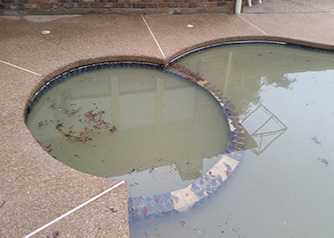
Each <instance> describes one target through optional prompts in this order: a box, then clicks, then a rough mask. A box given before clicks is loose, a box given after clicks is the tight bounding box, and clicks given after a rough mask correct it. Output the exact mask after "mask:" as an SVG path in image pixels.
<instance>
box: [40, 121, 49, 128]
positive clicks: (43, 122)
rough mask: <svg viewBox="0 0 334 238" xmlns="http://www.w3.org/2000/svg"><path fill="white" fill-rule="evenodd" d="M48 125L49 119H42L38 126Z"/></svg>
mask: <svg viewBox="0 0 334 238" xmlns="http://www.w3.org/2000/svg"><path fill="white" fill-rule="evenodd" d="M46 125H48V121H40V122H38V127H39V128H41V127H42V126H46Z"/></svg>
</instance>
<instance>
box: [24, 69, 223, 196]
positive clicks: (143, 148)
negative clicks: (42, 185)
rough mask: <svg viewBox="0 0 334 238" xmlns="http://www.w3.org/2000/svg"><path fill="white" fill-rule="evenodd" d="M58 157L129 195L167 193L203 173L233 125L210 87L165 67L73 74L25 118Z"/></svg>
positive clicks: (52, 90) (35, 133)
mask: <svg viewBox="0 0 334 238" xmlns="http://www.w3.org/2000/svg"><path fill="white" fill-rule="evenodd" d="M27 126H28V128H29V129H30V131H31V133H32V134H33V136H34V137H35V138H36V140H37V141H38V142H39V143H40V144H41V146H42V147H43V148H44V149H45V150H46V151H48V152H49V153H50V154H51V155H52V156H53V157H55V158H56V159H58V160H59V161H61V162H63V163H65V164H66V165H68V166H70V167H72V168H74V169H77V170H79V171H82V172H85V173H89V174H94V175H97V176H102V177H111V178H117V179H122V180H125V181H127V182H128V184H129V193H130V195H131V196H142V195H153V194H159V193H164V192H170V191H173V190H176V189H179V188H183V187H185V186H187V185H189V184H190V183H191V182H192V181H193V180H194V179H196V178H198V177H200V176H202V175H203V174H205V173H206V172H207V171H208V170H209V169H210V168H211V167H212V166H213V165H214V164H215V163H216V162H217V160H218V159H219V158H218V157H217V156H218V155H219V154H222V153H224V152H225V150H226V148H227V143H228V139H229V130H228V126H227V122H226V118H225V116H224V115H223V114H222V110H221V108H220V106H219V104H218V103H217V102H216V101H215V100H214V99H213V98H212V96H210V95H209V94H208V93H207V92H206V91H205V90H203V89H201V88H200V87H199V86H196V85H195V84H193V83H190V82H187V81H186V80H184V79H181V78H177V77H175V76H173V75H171V74H166V73H164V72H163V71H157V70H153V69H145V68H135V67H128V68H114V69H105V70H100V71H94V72H89V73H84V74H80V75H78V76H75V77H71V78H69V79H67V80H66V81H64V82H62V83H59V84H57V85H56V86H55V87H54V88H52V89H51V90H49V91H47V93H46V94H45V95H44V96H43V97H42V98H41V99H40V100H39V102H38V103H37V104H36V105H35V106H34V107H33V109H32V110H31V113H30V114H29V116H28V118H27Z"/></svg>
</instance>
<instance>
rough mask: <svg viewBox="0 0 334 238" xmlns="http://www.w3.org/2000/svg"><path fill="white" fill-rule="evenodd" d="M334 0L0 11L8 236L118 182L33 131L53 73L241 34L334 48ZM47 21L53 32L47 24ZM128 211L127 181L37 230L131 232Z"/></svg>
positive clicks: (1, 186)
mask: <svg viewBox="0 0 334 238" xmlns="http://www.w3.org/2000/svg"><path fill="white" fill-rule="evenodd" d="M272 1H273V0H271V2H272ZM300 1H301V0H300ZM303 2H304V1H303ZM327 2H329V0H328V1H327ZM269 3H270V1H268V4H269ZM265 5H266V0H264V1H263V4H262V6H263V7H264V6H265ZM332 5H333V4H332V3H328V7H327V8H326V9H327V10H326V11H321V12H319V11H320V10H317V11H316V13H310V12H307V13H303V12H302V11H300V12H299V13H294V14H291V13H280V14H277V13H266V14H263V13H264V12H262V13H261V14H252V13H247V14H241V15H239V16H237V15H223V14H196V15H145V16H141V15H131V16H124V15H71V16H13V17H0V86H1V87H0V98H1V99H0V237H24V236H25V235H28V234H30V233H31V232H33V231H34V230H36V229H38V228H40V227H42V226H43V225H45V224H47V223H48V222H50V221H53V220H54V219H56V218H58V217H60V216H61V215H63V214H65V213H66V212H68V211H70V210H71V209H73V208H75V207H78V206H80V205H81V204H83V203H84V202H86V201H87V200H89V199H90V198H92V197H94V196H96V195H98V194H100V193H102V192H103V191H105V190H107V189H108V188H110V187H112V186H113V185H115V184H117V183H118V182H119V181H115V180H108V179H105V178H99V177H95V176H92V175H87V174H83V173H81V172H78V171H76V170H73V169H71V168H69V167H67V166H65V165H63V164H62V163H60V162H59V161H57V160H55V159H54V158H52V157H51V156H50V155H49V154H48V153H47V152H45V151H44V150H43V149H42V148H41V147H40V146H39V144H38V143H37V142H36V141H35V140H34V138H33V137H32V136H31V134H30V133H29V131H28V129H27V128H26V126H25V123H24V116H25V110H26V106H27V103H28V102H29V100H30V99H31V97H32V96H33V94H34V93H35V92H36V90H38V89H39V88H40V87H41V86H42V85H43V84H44V83H45V82H46V81H48V80H50V79H51V78H52V77H53V76H55V75H57V74H59V73H61V72H64V71H65V70H68V69H70V68H73V67H76V66H80V65H84V64H89V63H94V62H101V61H116V60H118V61H127V60H131V61H145V62H152V63H158V64H165V63H167V62H168V61H170V60H172V59H173V58H174V57H177V56H179V55H180V54H182V53H185V52H186V51H189V50H192V49H195V48H198V47H201V46H205V45H208V44H213V43H221V42H226V41H236V40H240V41H244V40H276V41H286V42H292V43H300V44H303V45H308V46H315V47H319V48H324V49H331V50H334V42H333V39H334V8H332V7H333V6H332ZM257 6H258V5H257V4H254V6H253V7H254V8H253V9H255V7H257ZM267 7H268V8H269V6H267ZM317 9H318V8H317ZM244 10H245V9H244ZM188 25H189V26H188ZM45 30H48V31H50V33H49V34H43V33H42V32H43V31H44V33H48V32H45ZM127 211H128V204H127V189H126V184H122V185H120V186H119V187H117V188H115V189H114V190H112V191H110V192H108V193H106V194H105V195H103V196H102V197H100V198H98V199H96V200H94V201H92V202H91V203H89V204H88V205H87V206H85V207H82V208H80V209H79V210H77V211H75V212H74V213H72V214H70V215H68V216H66V217H64V219H62V220H59V221H57V222H55V223H53V224H52V225H50V226H48V227H46V228H45V229H42V230H41V231H40V232H38V233H36V234H35V235H34V236H33V237H47V236H49V237H52V236H53V235H54V234H57V232H58V233H59V236H58V237H65V236H68V237H129V228H128V212H127Z"/></svg>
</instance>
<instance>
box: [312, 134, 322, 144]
mask: <svg viewBox="0 0 334 238" xmlns="http://www.w3.org/2000/svg"><path fill="white" fill-rule="evenodd" d="M312 140H313V142H314V143H315V144H318V145H321V143H320V141H319V140H318V137H316V136H313V137H312Z"/></svg>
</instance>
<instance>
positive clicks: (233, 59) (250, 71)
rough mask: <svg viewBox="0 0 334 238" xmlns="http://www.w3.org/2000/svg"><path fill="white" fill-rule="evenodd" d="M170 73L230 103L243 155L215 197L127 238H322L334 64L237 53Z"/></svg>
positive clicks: (332, 207)
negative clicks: (181, 73) (183, 73)
mask: <svg viewBox="0 0 334 238" xmlns="http://www.w3.org/2000/svg"><path fill="white" fill-rule="evenodd" d="M177 63H178V64H181V65H183V66H184V67H185V68H188V69H190V70H192V71H193V72H195V73H200V74H201V75H202V77H203V78H204V79H205V80H208V81H209V82H211V83H212V84H214V85H215V86H216V87H218V88H219V89H220V90H221V91H223V92H224V94H225V95H226V96H227V97H228V98H229V99H230V100H231V101H232V103H233V104H234V106H235V107H236V109H237V111H238V112H239V114H240V119H241V120H242V125H243V127H244V128H245V131H246V149H245V152H244V155H243V158H242V159H241V161H240V164H239V166H238V168H237V169H236V171H235V172H234V173H233V174H232V175H231V178H230V179H229V180H228V181H227V182H226V183H225V184H224V185H223V186H222V188H221V189H219V191H218V192H217V193H216V194H214V195H213V196H211V197H210V198H209V199H207V200H206V201H205V202H203V203H201V204H200V205H198V206H195V207H193V208H192V209H190V210H189V211H188V212H187V213H180V214H172V215H170V216H166V217H154V218H152V219H146V220H137V221H133V222H131V223H130V234H131V237H132V238H136V237H138V238H143V237H161V238H170V237H191V238H195V237H210V238H211V237H212V238H216V237H228V238H239V237H242V238H243V237H246V238H268V237H275V238H288V237H289V238H290V237H291V238H292V237H293V238H295V237H302V238H314V237H332V236H333V234H334V226H333V221H334V202H333V201H334V190H333V186H334V153H333V149H332V148H333V143H334V133H333V131H334V123H333V122H334V94H333V91H334V54H333V53H326V52H318V51H311V50H306V49H297V48H291V47H286V46H279V45H239V46H229V47H219V48H213V49H209V50H205V51H200V52H199V53H196V54H193V55H190V56H188V57H185V58H183V59H182V60H181V61H179V62H177Z"/></svg>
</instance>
